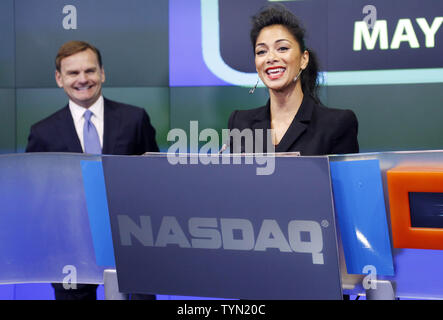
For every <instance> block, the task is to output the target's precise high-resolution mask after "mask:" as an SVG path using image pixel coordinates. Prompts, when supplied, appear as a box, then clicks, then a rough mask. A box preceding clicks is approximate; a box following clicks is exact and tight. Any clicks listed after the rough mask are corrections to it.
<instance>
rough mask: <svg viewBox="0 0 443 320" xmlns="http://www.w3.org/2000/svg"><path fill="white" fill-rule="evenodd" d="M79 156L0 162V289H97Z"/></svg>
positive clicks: (98, 271)
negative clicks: (44, 285) (52, 285)
mask: <svg viewBox="0 0 443 320" xmlns="http://www.w3.org/2000/svg"><path fill="white" fill-rule="evenodd" d="M99 159H100V157H97V156H87V155H81V154H60V153H57V154H51V153H34V154H13V155H3V156H0V203H1V214H0V226H1V228H0V256H1V259H0V284H4V283H32V282H60V283H61V282H64V281H66V282H70V283H74V282H78V283H103V270H104V268H103V267H99V266H97V264H96V258H95V253H94V248H93V245H92V240H91V231H90V227H89V219H88V213H87V208H86V201H85V193H84V189H83V181H82V174H81V167H80V161H81V160H99Z"/></svg>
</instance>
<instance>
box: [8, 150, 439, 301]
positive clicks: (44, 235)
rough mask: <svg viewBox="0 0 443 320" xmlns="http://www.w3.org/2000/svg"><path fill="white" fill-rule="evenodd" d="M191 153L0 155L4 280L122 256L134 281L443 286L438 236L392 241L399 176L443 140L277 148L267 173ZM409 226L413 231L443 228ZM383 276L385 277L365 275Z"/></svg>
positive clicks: (319, 294)
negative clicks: (179, 158)
mask: <svg viewBox="0 0 443 320" xmlns="http://www.w3.org/2000/svg"><path fill="white" fill-rule="evenodd" d="M186 157H188V160H189V161H188V163H187V164H175V165H172V164H171V163H169V162H168V159H167V156H166V155H159V156H134V157H119V156H102V157H99V156H88V155H83V154H49V153H41V154H38V153H37V154H12V155H1V156H0V203H1V204H2V209H1V213H2V214H1V215H0V225H2V228H1V229H0V240H1V241H0V252H1V254H2V259H1V260H0V284H8V283H34V282H60V283H62V282H68V283H69V282H71V283H72V282H78V283H97V284H101V283H103V281H104V280H103V274H104V272H105V270H108V269H116V270H117V275H118V290H119V291H121V292H123V293H137V292H140V293H149V292H153V293H156V294H169V295H187V296H200V297H218V298H240V299H340V298H341V297H342V293H344V294H366V295H367V297H368V298H384V299H388V298H393V297H400V298H401V297H409V298H410V297H416V298H442V297H443V292H442V291H441V288H442V287H443V279H441V277H439V276H438V275H439V269H440V268H441V266H442V265H443V254H442V251H441V249H439V248H433V249H430V245H429V243H431V242H432V241H431V240H432V239H431V240H429V241H428V242H427V244H426V245H427V246H428V247H426V248H425V247H422V246H421V245H420V242H417V241H416V242H415V243H413V245H411V242H410V241H409V242H406V243H407V244H406V245H404V244H403V243H404V242H401V241H400V242H399V241H398V240H396V241H395V242H392V240H391V239H393V238H394V239H397V238H396V237H397V236H398V234H397V233H396V232H397V229H395V228H393V227H395V226H394V225H393V224H396V223H397V222H396V221H397V220H398V218H400V219H403V220H404V219H405V218H406V219H408V217H409V216H408V215H410V214H412V213H410V212H409V211H411V210H409V211H407V210H406V211H405V210H404V209H401V210H399V209H398V208H405V207H407V206H404V205H403V206H400V207H399V206H398V199H400V198H398V199H397V198H395V195H396V194H397V193H398V190H397V189H398V188H397V187H395V184H394V186H393V185H392V183H391V180H392V178H390V177H391V176H398V175H399V174H403V173H404V172H406V173H405V174H404V175H406V176H410V174H409V173H408V172H410V171H411V170H412V169H411V168H417V167H421V168H428V169H427V171H430V172H434V171H435V172H437V171H439V170H441V167H443V165H442V164H443V152H442V151H432V152H431V151H428V152H392V153H373V154H357V155H345V156H330V157H276V158H275V170H274V172H273V173H272V174H269V175H257V167H259V166H262V167H263V163H265V161H261V162H260V161H255V160H254V161H252V163H245V159H244V160H243V163H241V164H234V163H231V164H223V162H222V161H220V163H219V164H212V163H209V164H208V163H206V164H205V163H202V162H200V161H196V163H192V162H191V160H190V159H191V158H189V157H191V155H186ZM262 160H263V159H262ZM369 164H370V165H371V166H369ZM408 170H409V171H408ZM391 172H393V173H394V175H393V174H391ZM413 176H415V175H413ZM374 177H375V178H376V179H375V180H377V181H375V180H374V179H373V178H374ZM414 179H415V178H414ZM420 179H421V178H420ZM375 182H377V183H375ZM404 185H414V183H413V181H412V180H411V181H409V182H408V184H404V183H403V186H404ZM439 185H440V184H436V186H437V189H435V188H434V189H432V192H437V193H438V192H443V190H440V191H439V189H438V186H439ZM441 186H443V183H442V184H441ZM434 187H435V186H434ZM403 189H404V188H403ZM403 189H402V190H403ZM407 191H408V190H407ZM409 191H410V192H414V193H417V192H422V191H423V192H429V190H428V191H427V190H412V189H411V190H409ZM92 192H94V194H93V196H91V193H92ZM396 192H397V193H396ZM402 192H403V193H402V194H404V192H405V191H404V190H403V191H402ZM364 195H366V198H369V200H373V201H372V202H373V204H372V205H370V201H369V202H368V201H367V200H368V199H365V197H364ZM392 197H394V198H392ZM402 197H403V196H402ZM403 198H404V197H403ZM403 198H401V199H403ZM91 199H92V200H91ZM374 199H376V201H375V200H374ZM402 201H405V200H402ZM406 201H407V200H406ZM391 202H392V204H395V206H393V207H392V208H391V207H390V204H391ZM381 204H383V205H381ZM403 204H404V203H403ZM411 208H415V207H414V206H411ZM414 210H415V209H414ZM414 210H412V211H414ZM414 214H415V213H414ZM391 215H395V219H397V220H395V219H394V220H393V219H392V217H391ZM361 216H363V218H362V217H361ZM365 216H369V217H370V218H369V219H368V218H366V219H364V217H365ZM420 217H423V216H420ZM431 221H433V220H431ZM350 222H352V223H350ZM5 226H7V227H5ZM406 227H407V228H408V230H409V231H411V232H410V234H409V235H410V236H411V238H410V239H409V240H411V239H412V240H413V239H414V238H413V237H414V232H416V231H417V230H418V229H419V230H418V231H420V234H423V232H428V231H429V232H428V234H429V235H430V236H431V237H432V235H433V234H440V230H441V228H439V227H438V226H436V227H433V225H427V226H426V228H423V227H420V228H418V227H417V226H415V225H410V226H406ZM402 228H403V229H404V228H405V227H404V224H402ZM380 229H381V230H382V231H383V232H381V231H380ZM376 230H378V233H376V232H375V231H376ZM357 231H358V232H357ZM319 234H321V239H322V241H319V240H318V239H319ZM111 235H112V238H111ZM374 238H378V240H377V241H376V240H374ZM380 252H382V253H383V254H380ZM374 253H375V255H374ZM376 255H378V256H382V257H383V259H379V260H377V259H376V258H375V256H376ZM362 266H363V268H362ZM368 266H369V267H371V266H372V267H374V269H371V268H364V267H368ZM373 271H376V273H375V274H374V273H373ZM114 276H115V274H114ZM111 278H112V277H111ZM114 278H115V277H114ZM319 279H321V280H319ZM368 279H369V280H370V281H369V282H368ZM371 282H372V284H378V288H377V289H376V290H374V289H372V287H370V286H369V289H368V288H365V286H367V285H368V284H369V285H370V284H371ZM107 287H108V289H109V288H110V286H107ZM383 288H387V289H383ZM115 290H117V286H114V291H115ZM111 291H112V290H111ZM111 293H112V292H111ZM114 297H117V295H114Z"/></svg>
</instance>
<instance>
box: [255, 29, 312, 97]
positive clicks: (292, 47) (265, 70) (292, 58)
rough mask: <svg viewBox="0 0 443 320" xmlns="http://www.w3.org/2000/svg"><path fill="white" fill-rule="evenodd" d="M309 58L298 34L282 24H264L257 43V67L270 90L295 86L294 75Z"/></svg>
mask: <svg viewBox="0 0 443 320" xmlns="http://www.w3.org/2000/svg"><path fill="white" fill-rule="evenodd" d="M308 62H309V53H308V51H305V52H301V49H300V45H299V43H298V41H297V40H296V39H295V37H294V36H293V35H292V34H291V33H290V32H289V31H288V29H287V28H286V27H284V26H282V25H272V26H268V27H265V28H263V29H262V30H261V31H260V34H259V35H258V37H257V41H256V45H255V67H256V69H257V72H258V75H259V77H260V79H261V80H262V81H263V83H264V84H265V85H266V86H267V87H268V88H269V89H271V90H276V91H282V90H285V89H288V88H292V87H295V84H296V83H294V81H293V80H294V78H295V77H296V76H297V75H298V73H299V72H300V70H301V69H305V68H306V66H307V65H308Z"/></svg>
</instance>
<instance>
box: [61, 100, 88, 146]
mask: <svg viewBox="0 0 443 320" xmlns="http://www.w3.org/2000/svg"><path fill="white" fill-rule="evenodd" d="M56 126H57V131H58V133H59V134H60V137H61V139H62V140H63V142H64V144H65V145H66V146H67V148H68V152H75V153H82V152H83V149H82V145H81V144H80V140H79V138H78V135H77V131H76V130H75V126H74V120H73V119H72V115H71V111H70V110H69V106H66V107H65V108H63V109H62V112H60V114H59V121H57V122H56Z"/></svg>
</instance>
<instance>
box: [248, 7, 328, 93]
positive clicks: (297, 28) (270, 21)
mask: <svg viewBox="0 0 443 320" xmlns="http://www.w3.org/2000/svg"><path fill="white" fill-rule="evenodd" d="M272 25H282V26H284V27H285V28H286V29H288V31H289V32H290V33H291V34H292V35H293V36H294V38H295V39H296V40H297V42H298V44H299V45H300V50H301V52H304V51H305V50H307V51H308V52H309V63H308V65H307V67H306V69H305V70H304V71H303V72H302V73H301V76H300V81H301V87H302V91H303V93H304V94H309V95H311V96H312V97H313V98H314V99H315V100H317V101H318V97H317V90H318V82H317V78H318V69H319V65H318V60H317V55H316V54H315V53H314V52H313V51H312V50H311V49H308V48H307V47H306V45H305V29H304V28H303V26H302V24H301V23H300V21H299V20H298V19H297V17H296V16H295V15H294V14H293V13H292V12H291V11H289V10H288V9H286V8H285V7H284V6H283V5H281V4H280V5H273V6H268V7H266V8H264V9H263V10H261V11H260V12H259V13H258V14H256V15H255V16H253V17H252V29H251V34H250V36H251V42H252V48H253V50H254V52H255V44H256V42H257V38H258V35H259V34H260V32H261V30H262V29H263V28H265V27H269V26H272Z"/></svg>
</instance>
